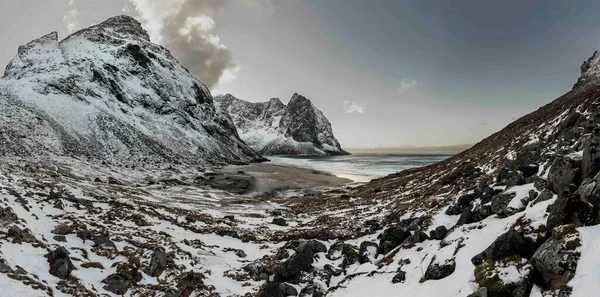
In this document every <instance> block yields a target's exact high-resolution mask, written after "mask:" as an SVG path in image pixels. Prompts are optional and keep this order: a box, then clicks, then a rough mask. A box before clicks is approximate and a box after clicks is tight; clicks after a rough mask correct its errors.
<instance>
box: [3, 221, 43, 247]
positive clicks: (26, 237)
mask: <svg viewBox="0 0 600 297" xmlns="http://www.w3.org/2000/svg"><path fill="white" fill-rule="evenodd" d="M6 235H7V236H8V238H12V239H13V243H22V242H35V241H36V240H35V236H33V234H31V231H30V230H29V229H25V230H21V228H19V227H18V226H16V225H12V226H10V227H9V228H8V232H7V234H6Z"/></svg>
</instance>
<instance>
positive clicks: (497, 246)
mask: <svg viewBox="0 0 600 297" xmlns="http://www.w3.org/2000/svg"><path fill="white" fill-rule="evenodd" d="M534 251H535V243H533V242H532V241H531V240H529V239H528V238H526V237H525V236H523V235H522V234H521V233H519V232H517V231H516V230H515V229H510V230H508V231H507V232H506V233H504V234H502V235H500V236H499V237H498V238H496V240H494V242H493V243H492V244H491V245H490V246H489V247H488V248H486V249H485V250H484V251H483V252H481V253H480V254H478V255H476V256H475V257H473V258H472V259H471V262H472V263H473V264H474V265H479V264H481V263H482V262H483V261H485V260H486V259H489V260H500V259H502V258H506V257H509V256H513V255H520V256H522V257H524V258H528V257H530V256H531V255H532V254H533V252H534Z"/></svg>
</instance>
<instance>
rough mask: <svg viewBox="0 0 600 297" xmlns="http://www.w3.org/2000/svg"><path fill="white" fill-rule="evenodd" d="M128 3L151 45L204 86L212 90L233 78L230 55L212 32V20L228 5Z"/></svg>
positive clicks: (207, 1) (204, 0) (215, 1)
mask: <svg viewBox="0 0 600 297" xmlns="http://www.w3.org/2000/svg"><path fill="white" fill-rule="evenodd" d="M129 1H130V3H131V4H132V5H133V8H134V10H135V11H136V12H137V13H138V14H139V18H140V19H141V20H142V23H144V27H145V28H146V30H148V33H149V34H150V37H151V39H152V41H154V42H156V43H160V44H162V45H164V46H166V47H167V48H168V49H169V50H170V51H171V53H172V54H173V56H175V57H176V58H177V59H179V61H181V63H182V64H183V65H184V66H185V67H187V68H188V69H189V70H190V71H191V72H192V73H193V74H194V75H196V76H197V77H198V78H199V79H200V80H201V81H202V82H204V83H205V84H206V85H208V86H210V87H213V86H215V85H217V84H219V83H221V82H222V81H223V80H229V81H230V80H232V79H234V78H235V74H236V73H237V70H236V67H237V65H235V63H233V55H232V53H231V51H230V50H229V49H227V47H226V46H225V45H223V44H222V43H221V39H220V38H219V36H218V35H216V34H214V32H213V29H214V26H215V21H214V18H215V16H216V15H218V14H219V13H220V12H221V10H222V9H223V8H224V7H225V5H226V4H227V1H223V0H179V1H154V0H129Z"/></svg>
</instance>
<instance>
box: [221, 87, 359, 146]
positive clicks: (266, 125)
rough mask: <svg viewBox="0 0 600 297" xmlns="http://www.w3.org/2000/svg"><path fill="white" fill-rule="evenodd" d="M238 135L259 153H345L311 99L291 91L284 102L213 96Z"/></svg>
mask: <svg viewBox="0 0 600 297" xmlns="http://www.w3.org/2000/svg"><path fill="white" fill-rule="evenodd" d="M215 100H216V101H217V103H219V104H220V105H221V107H222V108H223V109H226V110H227V111H228V112H229V114H230V115H231V118H232V119H233V122H234V123H235V126H236V127H237V129H238V131H239V133H240V136H241V138H242V139H243V140H244V141H245V142H246V143H247V144H248V145H250V146H251V147H252V148H253V149H254V150H255V151H257V152H258V153H260V154H262V155H316V156H324V155H344V154H348V153H347V152H346V151H344V150H343V149H342V147H341V146H340V144H339V142H338V141H337V139H336V138H335V136H333V129H332V128H331V124H330V123H329V121H328V120H327V118H326V117H325V116H324V115H323V113H322V112H321V111H320V110H319V109H317V108H316V107H315V106H314V105H313V104H312V102H310V100H308V99H307V98H305V97H304V96H302V95H299V94H294V96H292V99H290V102H289V103H288V104H287V105H285V104H283V103H282V102H281V101H280V100H279V99H277V98H273V99H271V100H269V101H267V102H259V103H251V102H246V101H244V100H240V99H237V98H235V97H234V96H233V95H230V94H227V95H222V96H215Z"/></svg>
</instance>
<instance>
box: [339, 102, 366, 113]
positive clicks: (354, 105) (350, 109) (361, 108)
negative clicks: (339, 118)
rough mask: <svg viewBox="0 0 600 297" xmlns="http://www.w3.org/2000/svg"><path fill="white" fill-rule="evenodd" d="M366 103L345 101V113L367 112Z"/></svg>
mask: <svg viewBox="0 0 600 297" xmlns="http://www.w3.org/2000/svg"><path fill="white" fill-rule="evenodd" d="M366 108H367V104H366V103H360V102H356V101H352V102H348V101H344V109H345V110H344V113H365V109H366Z"/></svg>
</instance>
